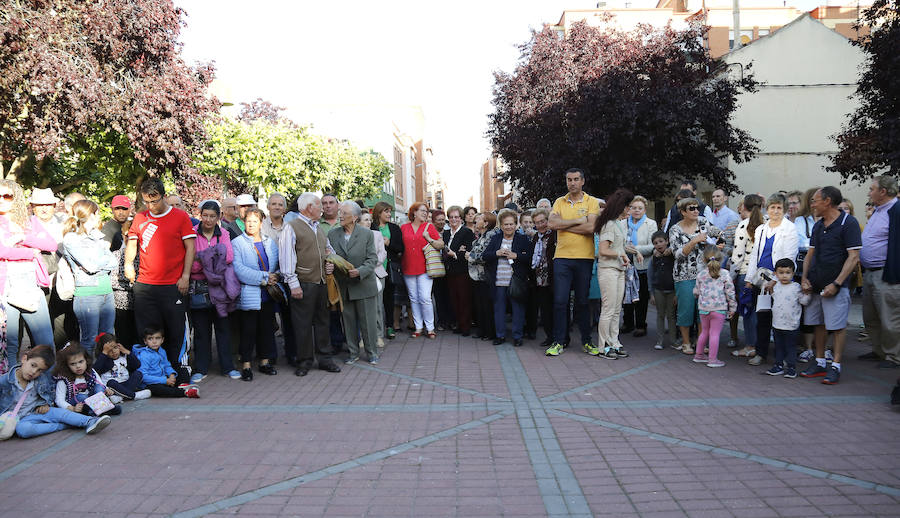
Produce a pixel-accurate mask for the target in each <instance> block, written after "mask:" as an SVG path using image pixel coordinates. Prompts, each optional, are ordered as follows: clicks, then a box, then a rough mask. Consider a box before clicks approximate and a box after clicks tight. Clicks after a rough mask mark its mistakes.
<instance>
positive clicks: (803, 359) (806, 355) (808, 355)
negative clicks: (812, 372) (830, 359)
mask: <svg viewBox="0 0 900 518" xmlns="http://www.w3.org/2000/svg"><path fill="white" fill-rule="evenodd" d="M815 358H816V353H815V352H813V350H812V349H807V350H805V351H803V352H802V353H800V356H798V357H797V361H798V362H800V363H809V361H810V360H814V359H815Z"/></svg>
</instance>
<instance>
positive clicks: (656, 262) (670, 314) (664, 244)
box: [647, 232, 678, 349]
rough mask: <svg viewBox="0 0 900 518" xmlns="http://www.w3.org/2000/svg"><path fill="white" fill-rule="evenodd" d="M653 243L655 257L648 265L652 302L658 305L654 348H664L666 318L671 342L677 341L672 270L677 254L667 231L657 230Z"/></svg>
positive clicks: (652, 237) (652, 239)
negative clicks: (673, 251) (671, 246)
mask: <svg viewBox="0 0 900 518" xmlns="http://www.w3.org/2000/svg"><path fill="white" fill-rule="evenodd" d="M650 240H651V242H652V243H653V257H651V258H650V265H649V266H648V267H647V284H648V286H649V287H648V291H649V292H650V303H651V304H653V305H655V306H656V333H657V338H656V345H654V346H653V348H654V349H662V348H663V347H664V346H665V344H664V342H665V341H666V336H667V333H666V319H668V320H669V332H668V336H670V337H671V339H670V343H675V333H676V332H677V329H678V328H677V327H675V300H676V299H675V279H674V278H673V277H672V272H673V270H674V268H675V256H674V255H672V249H671V248H669V236H668V235H667V234H666V233H665V232H655V233H654V234H653V236H651V238H650Z"/></svg>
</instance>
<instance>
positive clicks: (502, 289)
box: [494, 286, 525, 340]
mask: <svg viewBox="0 0 900 518" xmlns="http://www.w3.org/2000/svg"><path fill="white" fill-rule="evenodd" d="M507 299H508V300H509V302H510V303H511V304H512V336H513V340H521V339H522V331H523V330H524V329H525V304H523V303H521V302H519V301H516V300H513V299H511V298H509V286H494V322H495V325H496V327H497V332H496V334H497V338H505V337H506V301H507Z"/></svg>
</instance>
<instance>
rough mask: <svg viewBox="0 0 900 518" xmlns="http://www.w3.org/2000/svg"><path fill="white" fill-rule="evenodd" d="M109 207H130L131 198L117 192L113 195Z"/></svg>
mask: <svg viewBox="0 0 900 518" xmlns="http://www.w3.org/2000/svg"><path fill="white" fill-rule="evenodd" d="M109 206H110V207H113V208H115V207H125V208H126V209H130V208H131V198H129V197H128V196H125V195H124V194H117V195H115V196H113V199H112V203H110V204H109Z"/></svg>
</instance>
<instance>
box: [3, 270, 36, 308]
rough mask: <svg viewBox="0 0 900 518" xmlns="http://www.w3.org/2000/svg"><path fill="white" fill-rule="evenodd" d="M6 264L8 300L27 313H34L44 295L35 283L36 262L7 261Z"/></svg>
mask: <svg viewBox="0 0 900 518" xmlns="http://www.w3.org/2000/svg"><path fill="white" fill-rule="evenodd" d="M35 261H37V259H35ZM6 264H7V267H6V292H5V294H6V302H7V303H8V304H9V305H11V306H14V307H16V308H18V309H19V310H21V311H24V312H25V313H34V312H35V311H37V310H38V308H39V307H40V303H41V301H40V299H41V297H43V296H44V292H43V291H41V289H40V288H38V286H37V284H35V271H34V267H35V264H34V262H29V261H7V263H6Z"/></svg>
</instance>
